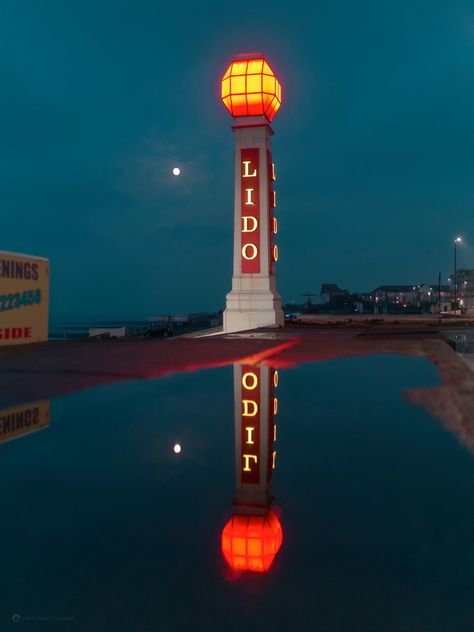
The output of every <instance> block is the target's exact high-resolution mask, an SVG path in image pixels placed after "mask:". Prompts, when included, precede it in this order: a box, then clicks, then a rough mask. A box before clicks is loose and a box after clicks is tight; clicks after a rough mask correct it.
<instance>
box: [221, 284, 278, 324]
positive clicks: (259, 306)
mask: <svg viewBox="0 0 474 632" xmlns="http://www.w3.org/2000/svg"><path fill="white" fill-rule="evenodd" d="M284 323H285V318H284V314H283V310H282V309H281V298H280V295H279V294H276V293H273V292H272V291H271V290H232V291H231V292H229V294H227V304H226V309H225V311H224V332H225V333H231V332H236V331H246V330H248V329H257V328H259V327H283V325H284Z"/></svg>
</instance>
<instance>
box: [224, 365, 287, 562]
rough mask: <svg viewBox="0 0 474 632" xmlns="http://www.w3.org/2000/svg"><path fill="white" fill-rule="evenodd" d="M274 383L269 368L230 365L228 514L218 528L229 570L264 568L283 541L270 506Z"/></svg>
mask: <svg viewBox="0 0 474 632" xmlns="http://www.w3.org/2000/svg"><path fill="white" fill-rule="evenodd" d="M277 386H278V371H276V370H275V369H272V368H269V367H253V366H242V365H239V364H235V365H234V402H235V500H234V514H233V516H232V517H231V519H230V520H229V521H228V523H227V524H226V526H225V527H224V529H223V531H222V538H221V547H222V552H223V554H224V557H225V559H226V560H227V562H228V564H229V565H230V566H231V567H232V568H233V569H235V570H241V571H256V572H265V571H267V570H268V569H269V568H270V566H271V564H272V562H273V560H274V558H275V555H276V554H277V553H278V550H279V549H280V547H281V543H282V540H283V531H282V528H281V524H280V522H279V520H278V518H277V516H276V515H275V513H274V511H273V510H272V509H271V503H272V500H273V496H272V494H271V480H272V473H273V469H274V468H275V465H276V450H275V449H274V445H275V442H276V435H277V427H276V423H275V416H276V414H277V412H278V399H277V398H276V389H277Z"/></svg>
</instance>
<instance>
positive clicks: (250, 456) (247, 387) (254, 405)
mask: <svg viewBox="0 0 474 632" xmlns="http://www.w3.org/2000/svg"><path fill="white" fill-rule="evenodd" d="M259 375H260V373H259V372H254V371H245V370H244V373H243V375H242V387H243V389H244V392H243V393H242V400H241V401H242V408H241V416H242V453H241V454H242V461H243V462H242V470H243V472H246V473H251V474H250V475H251V476H253V474H256V473H257V472H256V471H255V472H254V470H255V466H257V467H258V464H259V454H260V441H261V439H260V438H259V437H260V425H261V423H262V422H263V421H264V420H262V419H261V418H260V412H261V410H260V389H259V388H258V387H259V386H260V385H259ZM271 379H272V382H273V387H274V388H277V386H278V371H274V372H273V375H272V378H271ZM245 391H246V392H245ZM267 401H268V404H269V407H270V408H269V411H268V414H269V415H270V416H271V418H273V417H275V415H277V413H278V399H277V398H276V397H274V396H273V397H271V399H269V400H267ZM244 419H245V421H244ZM269 431H270V432H271V435H270V436H271V437H273V443H275V442H276V435H277V427H276V424H274V423H273V424H272V425H271V426H270V428H269ZM276 454H277V453H276V451H275V450H272V449H271V448H270V454H269V456H270V457H271V467H272V469H275V465H276ZM246 479H247V483H250V482H251V481H250V479H249V475H248V474H247V476H246ZM253 482H258V480H254V481H253Z"/></svg>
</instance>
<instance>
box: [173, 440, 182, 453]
mask: <svg viewBox="0 0 474 632" xmlns="http://www.w3.org/2000/svg"><path fill="white" fill-rule="evenodd" d="M173 452H174V453H175V454H179V453H180V452H181V446H180V444H179V443H175V444H174V446H173Z"/></svg>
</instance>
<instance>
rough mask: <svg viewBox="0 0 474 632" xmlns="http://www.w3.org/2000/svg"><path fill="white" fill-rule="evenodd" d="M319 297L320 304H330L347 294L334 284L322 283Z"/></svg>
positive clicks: (347, 294) (347, 293)
mask: <svg viewBox="0 0 474 632" xmlns="http://www.w3.org/2000/svg"><path fill="white" fill-rule="evenodd" d="M319 296H320V299H321V303H331V302H332V301H333V300H334V299H335V298H338V297H340V296H349V292H348V291H347V290H343V289H342V288H340V287H338V286H337V284H336V283H323V284H322V285H321V293H320V295H319Z"/></svg>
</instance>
